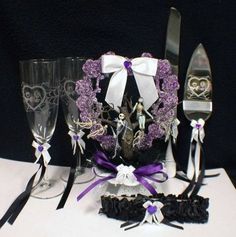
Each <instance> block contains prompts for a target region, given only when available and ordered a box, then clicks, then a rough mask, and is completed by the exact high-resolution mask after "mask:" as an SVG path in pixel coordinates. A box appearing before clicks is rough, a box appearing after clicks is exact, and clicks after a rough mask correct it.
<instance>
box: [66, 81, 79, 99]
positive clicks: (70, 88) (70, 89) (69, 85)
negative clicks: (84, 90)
mask: <svg viewBox="0 0 236 237" xmlns="http://www.w3.org/2000/svg"><path fill="white" fill-rule="evenodd" d="M64 91H65V94H66V96H67V97H68V98H70V99H71V100H73V101H76V100H77V98H78V95H77V93H76V91H75V82H74V81H71V80H67V81H65V82H64Z"/></svg>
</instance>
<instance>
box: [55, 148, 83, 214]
mask: <svg viewBox="0 0 236 237" xmlns="http://www.w3.org/2000/svg"><path fill="white" fill-rule="evenodd" d="M78 152H80V151H76V155H77V156H80V155H81V154H78ZM78 159H80V157H75V159H71V167H70V174H69V177H68V180H67V185H66V188H65V191H64V193H63V195H62V197H61V200H60V202H59V204H58V206H57V210H58V209H61V208H63V207H64V206H65V204H66V201H67V198H68V196H69V194H70V191H71V188H72V186H73V184H74V180H75V174H76V168H77V165H78Z"/></svg>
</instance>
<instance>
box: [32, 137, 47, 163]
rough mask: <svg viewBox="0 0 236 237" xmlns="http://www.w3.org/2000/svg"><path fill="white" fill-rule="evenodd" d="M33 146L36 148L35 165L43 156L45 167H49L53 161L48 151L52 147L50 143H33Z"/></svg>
mask: <svg viewBox="0 0 236 237" xmlns="http://www.w3.org/2000/svg"><path fill="white" fill-rule="evenodd" d="M32 146H33V147H34V148H35V157H36V161H35V163H37V162H38V161H39V159H40V157H41V155H42V156H43V162H44V166H45V167H47V165H48V163H49V162H50V160H51V156H50V155H49V153H48V149H49V148H50V147H51V145H50V144H49V143H43V144H38V143H37V142H35V141H33V143H32Z"/></svg>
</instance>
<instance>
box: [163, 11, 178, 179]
mask: <svg viewBox="0 0 236 237" xmlns="http://www.w3.org/2000/svg"><path fill="white" fill-rule="evenodd" d="M180 26H181V14H180V12H179V11H178V10H177V9H176V8H174V7H171V9H170V15H169V20H168V25H167V33H166V47H165V58H166V59H168V60H169V62H170V64H171V66H172V70H173V73H174V74H175V75H177V76H178V71H179V45H180ZM178 124H179V120H178V119H177V108H175V119H174V121H173V122H172V124H171V127H170V130H169V133H170V135H171V136H168V137H169V138H168V145H167V150H166V157H165V167H166V172H167V174H168V177H169V178H173V177H175V175H176V162H175V159H174V155H173V150H172V144H173V143H175V142H176V139H177V135H178V128H177V126H178Z"/></svg>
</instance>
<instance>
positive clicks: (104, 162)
mask: <svg viewBox="0 0 236 237" xmlns="http://www.w3.org/2000/svg"><path fill="white" fill-rule="evenodd" d="M94 161H95V162H96V163H97V164H98V165H100V166H102V167H104V168H106V169H108V170H110V171H111V173H110V174H109V175H108V176H106V177H104V178H101V179H98V180H96V181H95V182H93V183H92V184H91V185H89V186H88V187H87V188H86V189H85V190H84V191H83V192H82V193H80V194H79V196H78V197H77V201H79V200H80V199H81V198H83V197H84V196H85V195H86V194H87V193H88V192H90V191H91V190H92V189H93V188H95V187H96V186H97V185H99V184H101V183H104V182H106V181H108V180H110V179H114V178H116V176H117V173H118V170H117V166H116V165H114V164H112V163H111V162H110V160H109V159H108V157H107V156H106V155H105V154H104V153H103V152H101V151H97V152H96V153H95V155H94ZM162 169H163V165H162V164H161V163H157V164H150V165H145V166H142V167H139V168H137V169H135V170H134V171H133V174H134V176H135V177H136V179H137V181H138V182H139V183H140V184H142V185H143V186H144V187H145V188H146V189H147V190H148V191H149V192H150V193H151V194H152V195H156V194H157V192H156V190H155V188H154V187H153V186H152V185H151V184H150V183H149V182H148V180H147V179H149V180H151V181H153V182H157V183H162V182H165V181H166V180H167V178H168V176H167V174H166V173H165V172H163V171H162ZM156 174H162V176H163V179H162V180H160V179H157V178H155V177H153V175H156Z"/></svg>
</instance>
